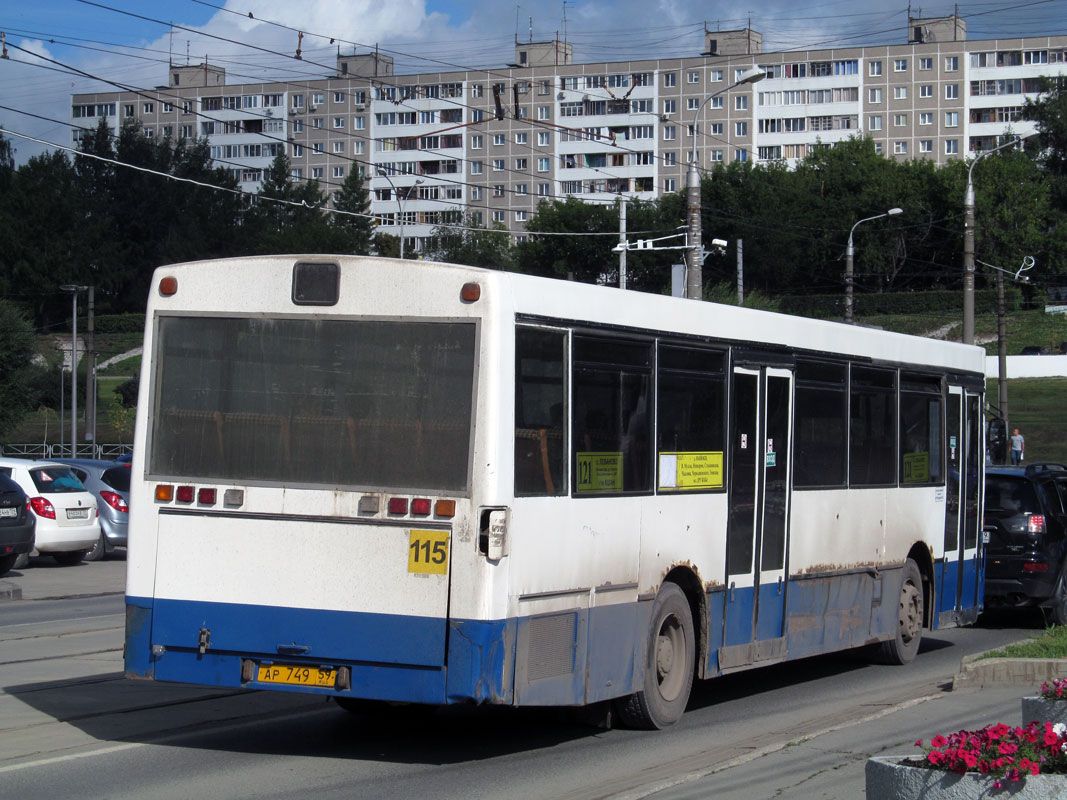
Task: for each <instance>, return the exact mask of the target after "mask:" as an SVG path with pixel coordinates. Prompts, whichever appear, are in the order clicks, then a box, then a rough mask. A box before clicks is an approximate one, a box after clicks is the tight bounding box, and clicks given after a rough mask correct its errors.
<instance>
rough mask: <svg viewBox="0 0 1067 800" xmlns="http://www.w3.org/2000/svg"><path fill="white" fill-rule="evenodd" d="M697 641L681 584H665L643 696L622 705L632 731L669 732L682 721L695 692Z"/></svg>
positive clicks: (657, 608) (654, 624)
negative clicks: (670, 727)
mask: <svg viewBox="0 0 1067 800" xmlns="http://www.w3.org/2000/svg"><path fill="white" fill-rule="evenodd" d="M695 659H696V637H695V636H694V634H693V615H692V612H691V611H690V608H689V601H687V600H686V599H685V594H683V593H682V590H681V589H680V588H678V586H677V584H674V583H665V584H663V587H662V588H661V589H660V591H659V595H657V597H656V602H655V603H654V604H653V606H652V624H651V625H650V626H649V632H648V643H647V652H646V656H645V679H644V686H643V688H642V690H641V691H640V692H637V693H636V694H632V695H630V696H628V697H624V698H621V700H620V701H619V707H618V708H619V716H620V717H621V718H622V721H623V722H624V723H625V724H626V725H628V726H630V727H631V728H644V729H647V730H655V729H662V728H667V727H669V726H671V725H673V724H674V723H675V722H677V721H678V720H679V719H681V716H682V714H683V713H685V707H686V705H687V704H688V703H689V692H690V690H691V689H692V688H693V673H694V664H695Z"/></svg>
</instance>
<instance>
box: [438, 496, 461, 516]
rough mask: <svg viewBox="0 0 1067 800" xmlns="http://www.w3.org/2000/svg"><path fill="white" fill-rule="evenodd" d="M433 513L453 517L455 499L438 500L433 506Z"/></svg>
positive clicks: (454, 514)
mask: <svg viewBox="0 0 1067 800" xmlns="http://www.w3.org/2000/svg"><path fill="white" fill-rule="evenodd" d="M433 513H434V514H435V515H437V516H438V517H454V516H456V501H455V500H438V501H437V503H436V505H435V506H434V510H433Z"/></svg>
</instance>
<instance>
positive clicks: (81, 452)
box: [0, 442, 133, 461]
mask: <svg viewBox="0 0 1067 800" xmlns="http://www.w3.org/2000/svg"><path fill="white" fill-rule="evenodd" d="M132 452H133V445H131V444H118V443H116V444H94V443H90V442H83V443H81V444H79V445H78V447H77V451H76V452H74V453H72V452H71V446H70V445H69V444H4V445H0V455H3V456H5V457H8V458H41V459H48V458H98V459H104V460H107V461H110V460H112V459H115V458H118V457H119V456H123V455H126V454H127V453H132Z"/></svg>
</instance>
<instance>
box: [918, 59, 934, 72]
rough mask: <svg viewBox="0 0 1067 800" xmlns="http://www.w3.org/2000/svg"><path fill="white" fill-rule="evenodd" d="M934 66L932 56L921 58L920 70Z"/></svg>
mask: <svg viewBox="0 0 1067 800" xmlns="http://www.w3.org/2000/svg"><path fill="white" fill-rule="evenodd" d="M933 68H934V60H933V59H932V58H920V59H919V71H920V72H925V71H927V70H931V69H933Z"/></svg>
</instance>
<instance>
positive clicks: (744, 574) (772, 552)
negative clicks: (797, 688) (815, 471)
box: [719, 366, 793, 671]
mask: <svg viewBox="0 0 1067 800" xmlns="http://www.w3.org/2000/svg"><path fill="white" fill-rule="evenodd" d="M792 397H793V373H792V371H791V370H788V369H780V368H775V367H766V366H764V367H750V366H737V367H735V368H734V371H733V385H732V389H731V397H730V407H731V416H730V453H731V464H732V468H731V470H730V489H729V519H728V523H727V533H726V565H727V566H726V573H727V575H726V620H725V631H724V646H723V648H722V649H721V650H720V651H719V669H720V670H724V671H726V670H730V669H733V668H739V667H743V666H745V665H748V664H753V663H756V662H765V661H769V660H775V659H782V658H784V657H785V629H784V623H785V600H786V597H785V595H786V563H785V561H786V558H785V554H786V547H787V543H788V542H787V539H788V531H789V500H790V489H791V485H792V470H791V461H792V460H791V458H790V455H791V454H790V451H789V449H790V437H791V435H792V422H791V420H792Z"/></svg>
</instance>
